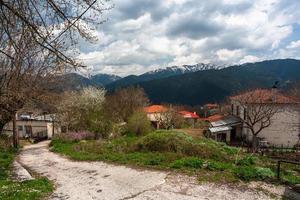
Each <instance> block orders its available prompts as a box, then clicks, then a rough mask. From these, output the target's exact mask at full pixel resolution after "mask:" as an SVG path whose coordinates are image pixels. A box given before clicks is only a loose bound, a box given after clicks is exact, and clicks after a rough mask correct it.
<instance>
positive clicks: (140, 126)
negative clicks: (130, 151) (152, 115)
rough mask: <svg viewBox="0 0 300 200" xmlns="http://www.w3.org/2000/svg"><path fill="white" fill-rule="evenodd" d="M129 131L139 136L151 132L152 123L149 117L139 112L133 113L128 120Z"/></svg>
mask: <svg viewBox="0 0 300 200" xmlns="http://www.w3.org/2000/svg"><path fill="white" fill-rule="evenodd" d="M127 126H128V131H129V132H131V133H135V134H136V135H137V136H140V135H145V134H147V133H149V132H151V130H152V128H151V122H150V121H149V119H148V118H147V115H146V114H145V113H144V112H142V111H138V112H135V113H133V114H132V115H131V116H130V117H129V119H128V125H127Z"/></svg>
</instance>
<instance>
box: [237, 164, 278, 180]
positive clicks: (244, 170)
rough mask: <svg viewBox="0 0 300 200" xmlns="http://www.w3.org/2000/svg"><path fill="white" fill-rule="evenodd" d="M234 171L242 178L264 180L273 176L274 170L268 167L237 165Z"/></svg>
mask: <svg viewBox="0 0 300 200" xmlns="http://www.w3.org/2000/svg"><path fill="white" fill-rule="evenodd" d="M234 173H235V174H236V175H237V176H238V177H239V178H240V179H242V180H245V181H250V180H253V179H254V180H265V179H268V178H272V177H274V175H275V174H274V172H273V171H272V170H271V169H270V168H262V167H249V166H246V167H238V168H236V169H235V170H234Z"/></svg>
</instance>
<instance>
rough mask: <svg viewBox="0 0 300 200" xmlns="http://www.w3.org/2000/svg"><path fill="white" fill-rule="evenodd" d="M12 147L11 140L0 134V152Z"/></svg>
mask: <svg viewBox="0 0 300 200" xmlns="http://www.w3.org/2000/svg"><path fill="white" fill-rule="evenodd" d="M11 147H12V138H11V137H9V136H7V135H4V134H0V150H9V149H11Z"/></svg>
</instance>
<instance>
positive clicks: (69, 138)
mask: <svg viewBox="0 0 300 200" xmlns="http://www.w3.org/2000/svg"><path fill="white" fill-rule="evenodd" d="M94 138H95V134H94V133H91V132H88V131H79V132H68V133H61V134H58V135H56V136H55V138H54V140H60V141H62V142H79V141H80V140H92V139H94Z"/></svg>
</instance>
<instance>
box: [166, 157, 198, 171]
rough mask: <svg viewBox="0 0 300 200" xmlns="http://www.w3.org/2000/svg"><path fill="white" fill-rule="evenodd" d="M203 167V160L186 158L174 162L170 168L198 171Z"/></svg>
mask: <svg viewBox="0 0 300 200" xmlns="http://www.w3.org/2000/svg"><path fill="white" fill-rule="evenodd" d="M202 166H203V160H201V159H199V158H196V157H187V158H184V159H180V160H175V161H174V162H173V163H171V165H170V167H171V168H175V169H180V168H182V167H188V168H194V169H200V168H201V167H202Z"/></svg>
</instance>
